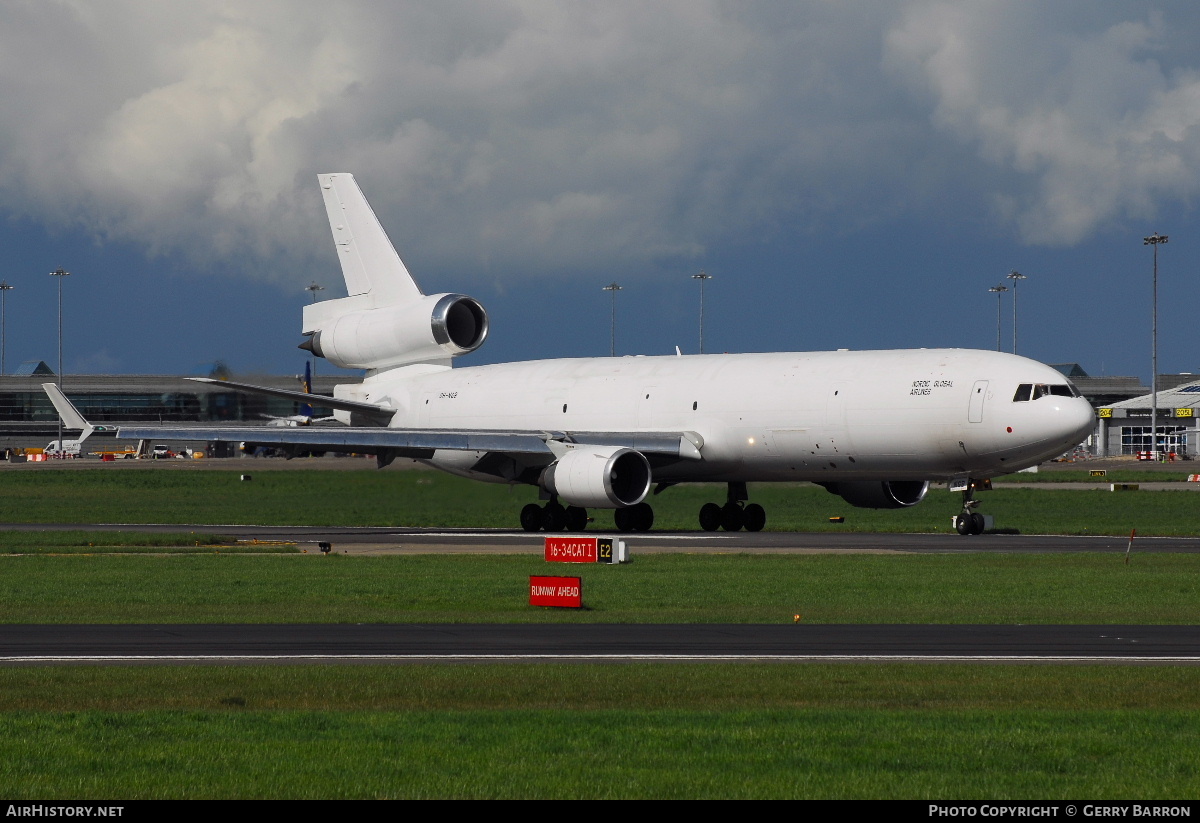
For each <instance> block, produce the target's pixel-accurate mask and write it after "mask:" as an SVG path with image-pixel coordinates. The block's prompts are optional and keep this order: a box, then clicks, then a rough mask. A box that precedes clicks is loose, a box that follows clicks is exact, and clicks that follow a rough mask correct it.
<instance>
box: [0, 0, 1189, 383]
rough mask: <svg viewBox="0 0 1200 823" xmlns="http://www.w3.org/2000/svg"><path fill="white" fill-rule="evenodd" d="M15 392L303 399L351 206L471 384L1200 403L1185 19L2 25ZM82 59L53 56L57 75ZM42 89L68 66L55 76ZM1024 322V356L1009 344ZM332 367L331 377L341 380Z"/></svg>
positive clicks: (675, 11)
mask: <svg viewBox="0 0 1200 823" xmlns="http://www.w3.org/2000/svg"><path fill="white" fill-rule="evenodd" d="M0 22H3V26H0V80H2V82H0V278H3V279H4V280H6V281H7V282H8V283H11V284H13V285H14V286H15V287H16V288H15V289H14V290H13V291H10V292H9V293H8V311H7V365H8V368H9V369H10V370H11V369H12V368H13V367H14V366H15V365H16V364H17V363H19V362H20V361H22V360H26V359H44V360H46V361H47V362H48V363H50V364H51V365H54V363H55V360H56V357H57V350H56V337H55V286H56V283H55V280H54V278H52V277H50V276H48V272H50V271H51V270H53V269H54V268H56V267H58V266H62V267H64V268H66V269H67V270H69V271H71V272H72V275H71V277H69V278H67V279H66V282H65V283H64V284H63V288H64V307H65V308H64V315H65V325H66V333H65V353H64V359H65V365H66V370H67V371H68V372H91V373H120V372H127V373H184V374H191V373H199V372H203V371H205V370H206V369H207V368H208V367H209V366H210V365H211V364H212V363H213V362H214V361H216V360H223V361H225V362H227V363H228V364H229V365H230V366H231V367H232V368H233V369H234V371H235V372H238V373H242V374H252V373H256V372H272V373H295V372H298V371H299V370H300V369H301V367H302V366H301V364H302V363H303V356H302V353H301V352H299V351H298V350H297V349H296V348H295V346H296V344H297V343H299V342H300V340H301V337H300V334H299V330H300V309H301V307H302V306H303V305H304V303H305V302H306V301H307V300H308V294H307V292H305V291H304V286H306V285H308V284H309V283H311V282H314V281H315V282H317V283H319V284H321V285H323V286H325V287H326V290H325V291H324V292H322V296H325V297H333V296H338V294H339V292H338V289H339V288H340V287H341V283H340V273H339V271H338V269H337V262H336V259H335V257H334V253H333V250H332V242H331V240H330V238H329V232H328V227H327V225H326V222H325V216H324V211H323V209H322V207H321V201H320V197H319V193H318V190H317V186H316V175H317V174H318V173H319V172H331V171H348V172H352V173H354V174H355V176H356V177H357V179H358V181H359V184H360V186H361V187H362V189H363V190H364V192H365V193H366V195H367V197H368V198H369V199H370V200H371V202H372V204H373V205H374V206H375V208H376V211H377V212H378V214H379V217H380V219H381V221H382V222H383V224H384V226H385V228H387V230H388V231H389V233H390V235H391V237H392V239H393V241H394V242H395V243H396V245H397V248H398V249H399V251H400V253H401V256H402V257H403V258H404V259H405V262H406V263H407V264H408V266H409V268H410V269H411V270H412V271H413V272H414V273H415V274H416V275H417V276H418V278H419V279H420V281H421V283H422V285H423V286H424V287H425V289H426V291H427V292H430V293H434V292H439V291H461V292H465V293H468V294H471V295H472V296H474V297H476V298H477V299H479V300H480V301H481V302H482V303H483V304H484V305H485V307H486V308H487V309H488V311H489V314H490V316H491V321H492V327H491V336H490V339H489V341H488V342H487V344H486V345H485V346H484V347H483V348H482V349H481V350H480V351H479V352H477V353H475V354H473V355H470V356H468V357H466V358H463V359H462V361H461V362H462V363H463V364H464V365H465V364H479V363H489V362H499V361H505V360H515V359H528V358H538V357H556V356H570V357H575V356H590V355H603V354H607V353H608V349H609V320H610V303H609V294H608V293H606V292H604V291H602V287H603V286H604V285H606V284H608V283H610V282H612V281H616V282H618V283H620V284H621V285H622V287H623V290H622V291H621V292H620V293H619V294H618V295H617V350H618V353H621V354H634V353H638V354H659V353H663V354H665V353H670V352H672V351H673V350H674V347H675V346H676V345H678V346H680V347H681V348H682V350H683V351H684V352H685V353H686V352H694V351H696V350H697V347H698V339H697V337H698V331H697V325H698V324H697V319H698V309H699V287H698V284H697V283H696V282H695V281H694V280H692V279H691V275H693V274H695V273H696V272H698V271H700V270H701V269H703V270H705V271H706V272H708V273H710V274H712V275H713V279H712V280H711V281H709V282H708V286H707V312H706V322H705V338H706V348H707V349H708V350H709V351H770V350H812V349H830V348H856V349H861V348H897V347H933V346H955V347H971V348H994V347H995V342H996V307H997V298H996V296H995V295H993V294H989V293H988V291H987V289H988V287H990V286H993V285H996V284H997V283H1000V282H1003V281H1004V276H1005V274H1007V273H1008V272H1009V271H1010V270H1012V269H1016V270H1019V271H1021V272H1022V273H1024V274H1026V275H1027V277H1028V279H1027V280H1025V281H1023V282H1022V284H1021V286H1020V287H1019V310H1018V322H1019V330H1018V331H1019V335H1018V337H1019V339H1018V349H1019V352H1020V353H1021V354H1025V355H1028V356H1031V357H1034V358H1036V359H1039V360H1042V361H1045V362H1071V361H1074V362H1079V363H1081V364H1083V366H1084V367H1085V368H1086V369H1087V370H1088V371H1089V372H1090V373H1092V374H1134V375H1139V376H1141V377H1143V378H1145V379H1148V377H1149V370H1150V277H1151V253H1150V250H1149V249H1148V248H1146V247H1144V246H1143V245H1142V237H1143V236H1145V235H1147V234H1150V233H1152V232H1154V231H1159V232H1162V233H1164V234H1168V235H1170V238H1171V239H1170V242H1169V243H1168V244H1167V245H1166V246H1164V247H1162V248H1161V250H1160V278H1159V298H1160V302H1159V309H1160V316H1159V340H1160V343H1159V347H1160V355H1159V362H1160V370H1161V371H1163V372H1173V371H1196V372H1200V354H1198V353H1197V352H1196V349H1195V343H1194V340H1193V338H1194V335H1193V325H1194V324H1193V321H1192V318H1193V314H1194V310H1195V309H1194V307H1195V305H1196V289H1195V285H1194V284H1195V282H1196V279H1195V275H1194V269H1195V264H1196V259H1197V255H1196V254H1195V251H1194V250H1195V248H1196V243H1197V241H1196V239H1195V238H1196V236H1197V231H1196V229H1197V225H1196V224H1197V222H1198V221H1197V215H1196V209H1195V202H1196V198H1197V194H1200V12H1197V11H1194V10H1193V8H1192V5H1191V4H1187V3H1182V2H1180V3H1149V4H1148V3H1123V2H1112V3H1104V4H1095V3H1082V2H1071V0H1064V2H1057V3H1054V4H1042V3H1012V2H934V1H932V0H930V1H927V2H894V3H889V4H879V3H844V2H838V3H824V2H792V3H778V2H769V3H754V2H737V3H725V2H717V1H716V0H713V2H701V0H681V1H680V2H667V1H664V2H659V3H654V4H643V3H634V2H598V3H592V4H586V5H584V4H572V3H558V4H555V3H542V2H506V1H505V0H494V1H493V2H487V3H476V2H453V1H452V0H451V1H448V2H442V3H438V4H429V3H404V2H396V3H378V2H349V1H348V0H343V1H342V2H339V3H336V4H329V3H319V2H311V3H309V2H271V0H262V2H256V3H252V4H247V3H224V2H202V1H201V2H188V3H182V2H143V1H142V0H107V1H106V2H100V3H95V2H83V0H79V1H78V2H65V1H61V0H60V1H59V2H53V1H51V0H47V1H46V2H40V3H33V4H31V3H26V2H7V1H6V0H0ZM50 54H52V55H54V57H53V59H47V55H50ZM30 66H36V69H35V70H31V69H30ZM1011 298H1012V293H1011V292H1009V293H1008V294H1005V295H1003V297H1002V298H1001V299H1002V303H1001V309H1002V312H1001V319H1002V328H1001V332H1002V334H1001V337H1002V341H1003V346H1004V348H1005V349H1006V350H1009V349H1011V346H1012V325H1011V324H1012V304H1011ZM329 368H330V367H328V366H326V367H325V371H326V373H328V370H329Z"/></svg>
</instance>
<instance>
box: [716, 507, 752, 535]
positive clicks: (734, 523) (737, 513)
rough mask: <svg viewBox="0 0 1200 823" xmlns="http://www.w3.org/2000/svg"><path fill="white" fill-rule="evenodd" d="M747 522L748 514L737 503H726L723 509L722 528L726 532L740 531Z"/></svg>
mask: <svg viewBox="0 0 1200 823" xmlns="http://www.w3.org/2000/svg"><path fill="white" fill-rule="evenodd" d="M745 522H746V513H745V512H744V511H742V507H741V506H739V505H738V504H737V503H726V504H725V506H724V507H723V508H722V509H721V528H723V529H724V530H725V531H727V532H736V531H740V530H741V528H742V526H743V525H744V524H745Z"/></svg>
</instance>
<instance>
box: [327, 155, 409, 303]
mask: <svg viewBox="0 0 1200 823" xmlns="http://www.w3.org/2000/svg"><path fill="white" fill-rule="evenodd" d="M317 179H318V180H319V181H320V184H321V196H322V197H323V198H324V199H325V211H326V213H327V214H328V215H329V227H330V228H331V229H332V230H333V240H334V243H335V244H336V245H337V252H338V260H339V261H340V262H341V264H342V276H343V277H344V278H345V279H346V292H347V294H349V295H350V296H351V297H354V296H356V295H370V298H371V299H370V301H369V302H370V303H371V304H372V306H373V307H374V308H380V307H383V306H390V305H396V304H399V303H406V302H409V301H411V300H415V299H417V298H418V297H420V296H421V295H422V294H423V292H422V291H421V288H420V287H419V286H418V285H417V283H416V281H415V280H413V277H412V275H411V274H409V273H408V269H407V268H406V267H405V265H404V263H403V261H401V260H400V255H398V254H396V249H395V248H394V247H393V246H392V241H391V240H389V239H388V236H387V232H385V231H384V230H383V226H381V225H380V224H379V219H378V218H377V217H376V216H375V212H374V211H372V209H371V205H370V204H369V203H368V202H367V198H365V197H364V196H363V193H362V190H361V189H359V187H358V183H356V182H355V181H354V175H352V174H346V173H336V174H320V175H317Z"/></svg>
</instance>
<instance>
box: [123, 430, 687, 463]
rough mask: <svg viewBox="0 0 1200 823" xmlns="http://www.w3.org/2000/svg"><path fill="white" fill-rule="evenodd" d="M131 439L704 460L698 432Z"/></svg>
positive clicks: (132, 436)
mask: <svg viewBox="0 0 1200 823" xmlns="http://www.w3.org/2000/svg"><path fill="white" fill-rule="evenodd" d="M117 437H119V438H122V439H125V440H206V441H215V442H223V443H253V444H255V445H263V446H271V447H277V448H283V449H285V450H287V451H341V452H354V453H358V454H377V455H380V456H381V457H382V456H388V457H415V458H428V457H432V456H433V453H434V452H435V451H440V450H447V451H475V452H488V453H489V454H492V455H497V456H511V457H517V458H520V457H523V458H526V459H530V458H532V461H533V462H536V463H541V464H543V465H544V464H547V463H550V462H552V461H553V460H554V459H555V458H556V456H557V454H558V452H557V451H556V449H555V448H552V446H551V444H552V443H554V444H563V445H564V446H565V445H566V444H572V443H573V444H583V445H591V446H623V447H626V448H630V449H634V450H636V451H639V452H642V453H643V454H645V455H646V456H647V457H651V456H653V457H661V458H667V459H671V458H674V459H682V460H699V459H701V456H700V446H702V445H703V443H704V441H703V440H702V439H701V438H700V436H699V435H698V434H696V433H694V432H551V431H515V430H494V431H489V430H473V429H470V430H468V429H395V428H382V427H375V426H296V427H288V428H280V427H273V426H238V427H229V426H181V427H177V428H172V427H169V426H122V427H121V428H120V430H119V431H118V432H117Z"/></svg>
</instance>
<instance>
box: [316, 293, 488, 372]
mask: <svg viewBox="0 0 1200 823" xmlns="http://www.w3.org/2000/svg"><path fill="white" fill-rule="evenodd" d="M335 302H337V301H327V303H326V304H318V305H328V304H329V303H335ZM487 333H488V316H487V312H486V311H484V309H483V306H482V305H480V303H479V301H477V300H475V299H474V298H472V297H467V296H466V295H465V294H431V295H428V296H421V297H419V298H418V299H416V300H412V301H409V302H405V303H402V304H400V305H393V306H384V307H381V308H368V309H360V310H358V311H350V312H347V313H344V314H337V315H335V316H333V317H331V318H330V319H329V321H328V323H327V324H325V325H322V327H320V328H317V329H315V330H313V331H312V332H310V336H309V338H308V340H306V341H305V342H304V343H301V344H300V348H302V349H306V350H308V351H311V352H312V353H313V354H315V355H317V356H318V357H324V358H325V359H326V360H328V361H329V362H330V363H333V364H334V365H335V366H340V367H342V368H344V369H387V368H393V367H396V366H405V365H408V364H410V363H422V362H428V361H440V360H446V359H447V358H451V357H458V356H459V355H462V354H467V353H469V352H473V351H475V350H476V349H477V348H479V347H480V346H481V345H483V341H484V340H485V339H486V338H487Z"/></svg>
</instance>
